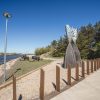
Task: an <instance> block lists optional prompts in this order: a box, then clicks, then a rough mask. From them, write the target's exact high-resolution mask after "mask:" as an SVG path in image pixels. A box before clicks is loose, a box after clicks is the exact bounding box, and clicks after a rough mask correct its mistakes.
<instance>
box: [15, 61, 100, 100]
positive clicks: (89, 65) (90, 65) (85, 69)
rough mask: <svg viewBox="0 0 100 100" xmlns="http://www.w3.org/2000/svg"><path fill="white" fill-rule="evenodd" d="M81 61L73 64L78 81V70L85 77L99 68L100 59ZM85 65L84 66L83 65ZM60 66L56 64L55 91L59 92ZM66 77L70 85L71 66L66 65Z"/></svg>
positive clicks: (42, 75) (42, 96) (42, 74)
mask: <svg viewBox="0 0 100 100" xmlns="http://www.w3.org/2000/svg"><path fill="white" fill-rule="evenodd" d="M85 62H86V64H85V63H84V61H82V63H81V65H80V66H79V64H76V65H75V79H76V81H77V82H78V81H79V80H80V78H79V72H81V75H80V76H81V77H83V78H85V76H87V75H89V74H91V73H93V72H94V71H96V70H98V69H99V68H100V59H94V60H87V61H85ZM85 65H86V66H85ZM60 77H61V76H60V67H59V66H56V91H57V92H60ZM66 79H67V82H68V85H71V84H72V82H71V66H70V65H68V66H67V75H66ZM16 90H17V89H16V77H15V76H14V75H13V100H17V96H16ZM39 90H40V93H39V94H40V100H44V99H45V71H44V70H43V69H40V89H39Z"/></svg>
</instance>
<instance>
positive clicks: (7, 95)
mask: <svg viewBox="0 0 100 100" xmlns="http://www.w3.org/2000/svg"><path fill="white" fill-rule="evenodd" d="M62 62H63V60H62V59H56V60H55V61H53V62H52V63H50V64H48V65H47V66H45V67H44V68H43V69H44V71H45V95H49V94H51V93H53V92H54V91H55V88H54V84H55V81H56V65H58V66H59V67H60V71H61V77H60V81H61V84H60V87H61V89H63V88H65V87H66V85H67V84H66V81H67V69H64V68H62V67H61V64H62ZM71 71H72V80H71V81H75V80H74V78H75V69H74V68H72V70H71ZM80 74H81V71H80ZM64 80H65V81H64ZM39 87H40V70H37V71H35V72H33V73H31V74H29V75H27V76H25V77H24V78H22V79H20V80H18V81H17V99H18V97H19V95H20V94H22V98H23V99H22V100H39ZM12 93H13V91H12V85H9V86H8V87H5V88H3V89H1V90H0V100H12ZM46 100H47V99H46Z"/></svg>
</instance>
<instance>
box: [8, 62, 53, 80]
mask: <svg viewBox="0 0 100 100" xmlns="http://www.w3.org/2000/svg"><path fill="white" fill-rule="evenodd" d="M50 62H52V60H40V61H17V62H16V63H15V64H14V65H13V67H12V69H11V70H10V71H9V72H8V73H7V74H8V75H7V76H8V79H7V81H8V80H10V79H11V76H12V73H15V75H16V77H19V76H21V75H23V74H26V73H28V72H30V71H32V70H34V69H37V68H39V67H42V66H43V65H46V64H48V63H50Z"/></svg>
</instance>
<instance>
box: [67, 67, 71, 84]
mask: <svg viewBox="0 0 100 100" xmlns="http://www.w3.org/2000/svg"><path fill="white" fill-rule="evenodd" d="M67 80H68V85H71V66H70V65H67Z"/></svg>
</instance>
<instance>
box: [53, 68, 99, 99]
mask: <svg viewBox="0 0 100 100" xmlns="http://www.w3.org/2000/svg"><path fill="white" fill-rule="evenodd" d="M51 100H100V69H99V70H98V71H96V72H94V73H93V74H91V75H89V76H88V77H87V78H85V79H84V80H83V81H81V82H79V83H78V84H76V85H75V86H73V87H71V88H70V89H68V90H66V91H64V92H63V93H61V94H59V95H58V96H56V97H54V98H53V99H51Z"/></svg>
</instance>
